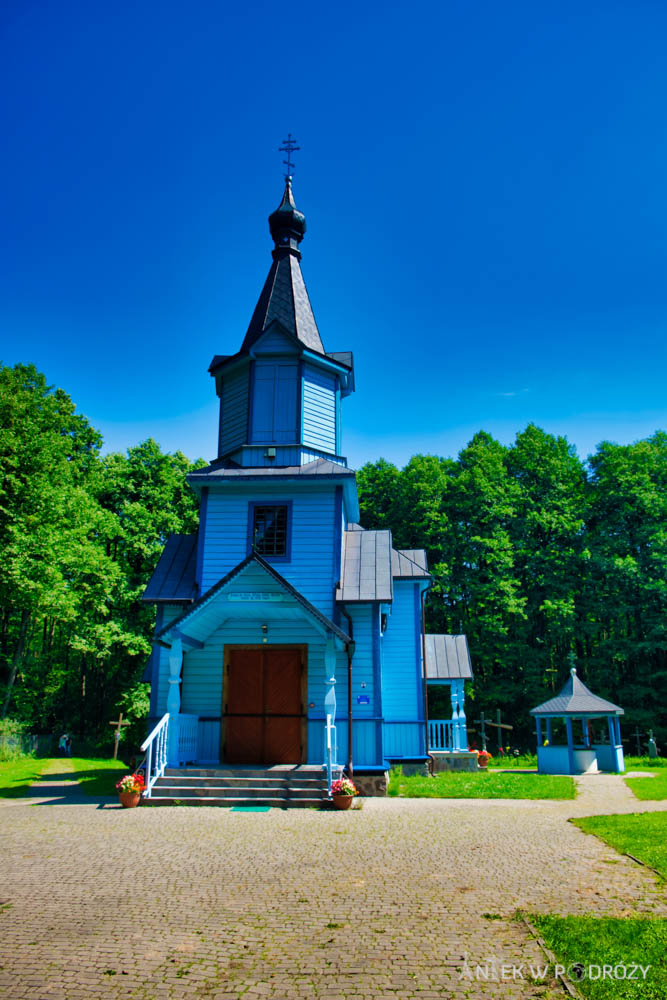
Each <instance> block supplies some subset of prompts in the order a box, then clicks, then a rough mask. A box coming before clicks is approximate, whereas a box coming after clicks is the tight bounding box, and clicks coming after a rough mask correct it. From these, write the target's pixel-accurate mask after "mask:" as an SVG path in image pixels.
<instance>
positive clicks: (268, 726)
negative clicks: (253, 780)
mask: <svg viewBox="0 0 667 1000" xmlns="http://www.w3.org/2000/svg"><path fill="white" fill-rule="evenodd" d="M224 671H225V676H224V684H223V731H222V744H223V745H222V753H221V759H222V760H224V761H225V762H227V763H230V764H300V763H302V761H304V760H305V759H306V725H305V723H306V716H305V694H306V692H305V684H306V656H305V649H304V648H303V647H291V646H226V647H225V666H224Z"/></svg>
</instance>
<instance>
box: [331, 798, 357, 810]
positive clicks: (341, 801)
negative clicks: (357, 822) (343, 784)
mask: <svg viewBox="0 0 667 1000" xmlns="http://www.w3.org/2000/svg"><path fill="white" fill-rule="evenodd" d="M353 798H354V795H334V797H333V804H334V806H335V808H336V809H349V808H350V806H351V805H352V799H353Z"/></svg>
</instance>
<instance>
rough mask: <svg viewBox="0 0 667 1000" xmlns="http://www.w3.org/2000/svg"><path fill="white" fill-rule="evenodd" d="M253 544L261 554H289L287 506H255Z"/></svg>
mask: <svg viewBox="0 0 667 1000" xmlns="http://www.w3.org/2000/svg"><path fill="white" fill-rule="evenodd" d="M252 537H253V545H254V548H255V552H258V553H259V554H260V555H261V556H286V555H287V506H280V507H260V506H259V505H258V506H256V507H255V508H254V512H253V528H252Z"/></svg>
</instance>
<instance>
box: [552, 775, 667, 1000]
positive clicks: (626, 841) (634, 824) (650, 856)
mask: <svg viewBox="0 0 667 1000" xmlns="http://www.w3.org/2000/svg"><path fill="white" fill-rule="evenodd" d="M639 780H640V781H650V780H651V779H650V778H640V779H639ZM571 822H572V823H574V825H575V826H578V827H579V829H580V830H583V831H584V833H594V834H595V836H596V837H599V838H600V840H604V842H605V844H609V846H610V847H615V848H616V850H617V851H621V852H622V853H625V854H632V855H634V857H635V858H638V859H639V861H643V862H644V864H646V865H650V866H651V868H655V869H656V871H658V872H660V874H661V875H662V877H663V878H666V879H667V812H654V813H628V814H627V815H625V816H585V817H583V818H582V819H573V820H572V821H571ZM665 995H666V996H667V993H665Z"/></svg>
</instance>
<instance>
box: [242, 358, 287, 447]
mask: <svg viewBox="0 0 667 1000" xmlns="http://www.w3.org/2000/svg"><path fill="white" fill-rule="evenodd" d="M297 368H298V366H297V364H295V363H294V362H289V361H285V362H281V361H277V360H271V361H267V360H258V361H256V362H255V365H254V375H253V386H252V427H251V438H250V440H251V442H252V443H253V444H274V443H275V444H280V443H292V442H296V441H297V440H298V433H297V426H296V410H297V400H296V395H297Z"/></svg>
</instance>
